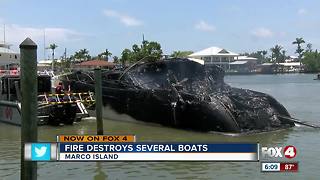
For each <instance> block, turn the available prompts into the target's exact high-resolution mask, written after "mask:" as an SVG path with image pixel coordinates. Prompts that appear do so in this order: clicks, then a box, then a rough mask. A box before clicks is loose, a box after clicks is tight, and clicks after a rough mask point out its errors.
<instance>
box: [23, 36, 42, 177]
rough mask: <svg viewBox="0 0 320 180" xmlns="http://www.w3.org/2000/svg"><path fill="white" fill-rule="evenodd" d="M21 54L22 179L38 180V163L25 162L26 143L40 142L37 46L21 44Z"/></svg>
mask: <svg viewBox="0 0 320 180" xmlns="http://www.w3.org/2000/svg"><path fill="white" fill-rule="evenodd" d="M20 54H21V121H22V122H21V171H20V173H21V174H20V179H22V180H36V179H37V162H36V161H25V159H24V157H25V156H24V152H25V143H31V142H37V140H38V125H37V123H38V101H37V99H38V98H37V92H38V80H37V44H35V43H34V42H33V41H32V40H31V39H30V38H27V39H25V40H24V41H23V42H22V43H21V44H20Z"/></svg>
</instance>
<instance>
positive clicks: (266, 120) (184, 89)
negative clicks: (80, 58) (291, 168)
mask: <svg viewBox="0 0 320 180" xmlns="http://www.w3.org/2000/svg"><path fill="white" fill-rule="evenodd" d="M223 78H224V71H223V70H222V69H221V68H219V67H218V66H215V65H213V66H204V65H202V64H199V63H198V62H194V61H191V60H189V59H166V60H161V61H157V62H142V63H137V64H135V65H134V66H131V67H130V68H128V69H126V70H125V71H111V72H110V71H109V72H105V73H103V77H102V79H103V82H102V84H103V87H102V91H103V104H104V106H105V107H106V109H107V108H111V109H113V110H115V111H116V112H117V113H118V114H119V115H120V116H121V114H126V115H129V116H130V117H133V118H134V119H136V120H139V121H145V122H154V123H158V124H162V125H165V126H171V127H177V128H183V129H192V130H196V131H219V132H234V133H242V132H261V131H270V130H276V129H283V128H289V127H292V126H294V123H293V122H292V121H288V118H290V114H289V113H288V111H287V110H286V109H285V108H284V106H283V105H281V104H280V103H279V102H278V101H276V100H275V99H274V98H273V97H271V96H270V95H267V94H264V93H261V92H256V91H252V90H247V89H239V88H234V87H231V86H229V85H227V84H226V83H225V82H224V80H223ZM64 82H65V83H66V84H69V85H70V86H71V87H72V89H73V90H74V91H77V90H78V91H93V90H94V76H93V75H92V73H84V72H75V73H73V74H71V75H68V76H66V77H65V81H64ZM105 114H106V115H107V113H105ZM283 117H288V118H283Z"/></svg>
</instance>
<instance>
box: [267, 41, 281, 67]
mask: <svg viewBox="0 0 320 180" xmlns="http://www.w3.org/2000/svg"><path fill="white" fill-rule="evenodd" d="M281 50H282V47H281V46H280V45H275V46H274V47H272V48H271V49H270V51H271V52H272V57H274V58H275V61H274V62H275V63H277V64H278V63H279V61H280V56H281Z"/></svg>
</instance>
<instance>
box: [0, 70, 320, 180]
mask: <svg viewBox="0 0 320 180" xmlns="http://www.w3.org/2000/svg"><path fill="white" fill-rule="evenodd" d="M314 77H315V75H314V74H283V75H243V76H226V77H225V81H226V82H227V83H228V84H230V85H232V86H234V87H240V88H248V89H252V90H257V91H261V92H265V93H268V94H270V95H272V96H273V97H275V98H276V99H277V100H279V101H280V102H281V103H282V104H283V105H284V106H285V107H286V108H287V109H288V111H289V112H290V113H291V114H292V116H293V117H296V118H298V119H301V120H303V121H308V122H310V123H315V124H316V123H317V124H320V81H316V80H313V78H314ZM95 127H96V124H95V121H93V120H86V121H82V122H80V123H77V124H75V125H74V126H63V127H52V126H42V127H39V141H49V142H50V141H55V140H56V135H59V134H95ZM104 129H105V133H106V134H107V133H110V134H114V133H116V134H136V136H137V140H138V141H158V142H159V141H169V142H259V143H260V144H261V146H286V145H294V146H296V148H297V150H298V152H297V157H296V158H295V160H296V161H299V172H297V173H261V168H260V164H259V163H257V162H247V163H244V162H99V163H98V162H77V163H75V162H68V163H61V162H48V163H44V162H41V163H38V179H46V180H53V179H64V180H68V179H75V180H78V179H79V180H80V179H93V180H103V179H280V180H281V179H319V169H320V168H319V166H320V156H319V153H320V151H319V150H320V142H319V141H320V139H319V135H320V130H315V129H312V128H307V127H302V126H301V127H295V128H293V129H289V130H282V131H277V132H268V133H262V134H255V135H244V136H226V135H221V134H213V133H198V132H192V131H187V130H178V129H172V128H166V127H162V126H158V125H153V124H144V123H133V122H116V121H111V120H105V121H104ZM283 160H285V159H283ZM19 161H20V128H19V127H16V126H11V125H7V124H2V123H0V179H1V180H2V179H19V176H20V172H19V169H20V164H19Z"/></svg>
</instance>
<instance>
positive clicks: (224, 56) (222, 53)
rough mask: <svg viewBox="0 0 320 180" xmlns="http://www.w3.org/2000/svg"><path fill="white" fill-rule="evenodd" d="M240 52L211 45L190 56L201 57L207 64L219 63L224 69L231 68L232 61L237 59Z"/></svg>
mask: <svg viewBox="0 0 320 180" xmlns="http://www.w3.org/2000/svg"><path fill="white" fill-rule="evenodd" d="M238 56H239V54H237V53H234V52H232V51H229V50H226V49H224V48H220V47H209V48H206V49H203V50H201V51H198V52H195V53H192V54H190V55H189V56H188V57H190V58H195V59H201V60H203V61H204V64H205V65H212V64H215V65H218V66H220V67H221V68H223V69H225V70H226V69H230V68H231V67H230V63H231V62H234V61H235V59H237V58H238Z"/></svg>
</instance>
